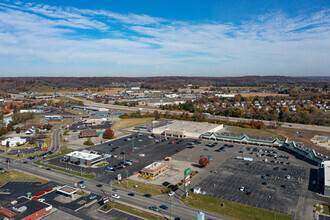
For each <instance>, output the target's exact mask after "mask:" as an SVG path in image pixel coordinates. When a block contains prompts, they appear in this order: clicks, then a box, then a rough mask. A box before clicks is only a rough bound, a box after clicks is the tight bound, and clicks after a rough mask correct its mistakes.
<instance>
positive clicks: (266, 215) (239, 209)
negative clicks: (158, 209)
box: [182, 193, 292, 220]
mask: <svg viewBox="0 0 330 220" xmlns="http://www.w3.org/2000/svg"><path fill="white" fill-rule="evenodd" d="M182 200H183V202H184V203H185V204H186V205H188V206H190V207H194V208H197V209H200V210H204V211H207V212H212V213H215V214H218V215H223V216H228V217H230V218H234V219H245V220H250V219H251V220H252V219H253V220H259V219H260V220H268V219H269V220H273V219H277V220H289V219H292V218H291V217H290V216H288V215H285V214H282V213H278V212H273V211H269V210H266V209H261V208H256V207H253V206H248V205H243V204H240V203H236V202H231V201H227V200H223V199H218V198H214V197H211V196H205V195H200V194H194V193H191V195H189V196H188V198H186V199H182Z"/></svg>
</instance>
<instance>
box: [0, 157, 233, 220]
mask: <svg viewBox="0 0 330 220" xmlns="http://www.w3.org/2000/svg"><path fill="white" fill-rule="evenodd" d="M0 164H1V166H3V167H5V166H7V164H6V163H5V162H3V161H1V162H0ZM10 167H11V168H15V169H17V170H23V171H25V172H28V173H31V174H34V175H36V176H39V177H43V178H46V179H48V180H51V181H55V182H57V183H59V184H61V185H70V186H72V185H73V184H74V183H76V182H79V181H81V180H82V179H83V178H79V177H76V176H71V175H68V174H66V173H62V172H59V171H56V170H46V169H45V168H42V167H38V166H35V165H32V164H24V166H21V162H13V163H12V164H11V165H10ZM84 181H85V186H86V188H85V189H86V190H88V191H90V192H93V193H95V194H98V195H101V196H106V195H110V194H111V188H112V187H111V186H110V183H109V184H107V185H103V186H102V188H99V187H96V185H97V184H99V182H97V181H95V180H90V179H84ZM131 192H133V191H130V190H126V189H122V188H119V189H118V191H117V192H116V194H118V195H120V199H119V200H120V201H122V202H125V203H128V204H132V205H134V206H137V207H139V208H140V209H145V210H146V211H149V207H150V206H154V205H155V206H160V205H166V206H168V207H171V213H172V214H171V213H170V209H169V210H161V212H162V214H164V215H165V216H167V217H168V216H170V215H171V216H172V218H175V217H180V218H181V219H187V220H188V219H189V220H190V219H195V218H196V216H197V212H198V211H199V210H197V209H195V208H191V207H187V206H185V205H184V204H183V203H182V202H181V201H180V199H179V198H178V197H175V196H174V197H172V201H171V197H169V196H167V195H164V196H154V197H152V198H145V197H143V195H142V194H139V193H134V194H135V196H134V197H131V196H128V193H131ZM219 205H220V204H219ZM204 213H205V218H206V219H229V218H226V217H221V216H218V215H216V214H213V213H207V212H204Z"/></svg>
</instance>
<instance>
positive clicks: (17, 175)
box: [0, 170, 48, 186]
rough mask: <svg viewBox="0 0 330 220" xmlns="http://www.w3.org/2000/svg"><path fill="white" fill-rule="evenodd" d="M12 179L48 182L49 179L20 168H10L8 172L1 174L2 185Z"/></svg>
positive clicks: (0, 181)
mask: <svg viewBox="0 0 330 220" xmlns="http://www.w3.org/2000/svg"><path fill="white" fill-rule="evenodd" d="M10 181H17V182H19V181H21V182H41V183H42V184H43V183H47V182H48V181H47V180H45V179H42V178H39V177H36V176H33V175H30V174H27V173H24V172H21V171H18V170H8V173H4V174H0V186H1V185H4V184H5V183H7V182H10Z"/></svg>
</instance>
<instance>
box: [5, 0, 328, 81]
mask: <svg viewBox="0 0 330 220" xmlns="http://www.w3.org/2000/svg"><path fill="white" fill-rule="evenodd" d="M174 75H175V76H214V77H221V76H243V75H283V76H330V1H329V0H294V1H287V0H286V1H284V0H256V1H251V0H235V1H232V0H189V1H188V0H166V1H164V0H162V1H160V0H121V1H118V0H116V1H115V0H93V1H91V0H79V1H77V0H44V1H37V0H35V1H11V0H0V77H15V76H55V77H56V76H130V77H142V76H174Z"/></svg>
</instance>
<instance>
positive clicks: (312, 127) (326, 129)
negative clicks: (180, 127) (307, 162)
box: [70, 97, 330, 132]
mask: <svg viewBox="0 0 330 220" xmlns="http://www.w3.org/2000/svg"><path fill="white" fill-rule="evenodd" d="M70 98H72V99H75V100H78V101H83V102H84V104H85V105H87V106H94V107H102V108H111V109H115V110H123V111H138V110H140V107H128V106H120V105H113V104H103V103H95V102H92V101H87V100H83V99H79V98H75V97H70ZM156 110H157V111H158V112H159V113H162V114H164V113H165V112H170V113H172V114H182V111H169V110H161V109H158V108H155V109H152V108H142V110H141V112H142V113H146V112H152V111H156ZM210 117H212V118H215V119H219V120H222V121H229V122H250V121H251V120H256V121H262V122H263V123H264V124H265V125H274V124H275V123H276V122H274V121H265V120H258V119H246V118H233V117H225V116H210ZM281 126H282V127H287V128H294V129H303V130H312V131H322V132H330V127H326V126H318V125H305V124H295V123H282V122H281Z"/></svg>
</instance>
